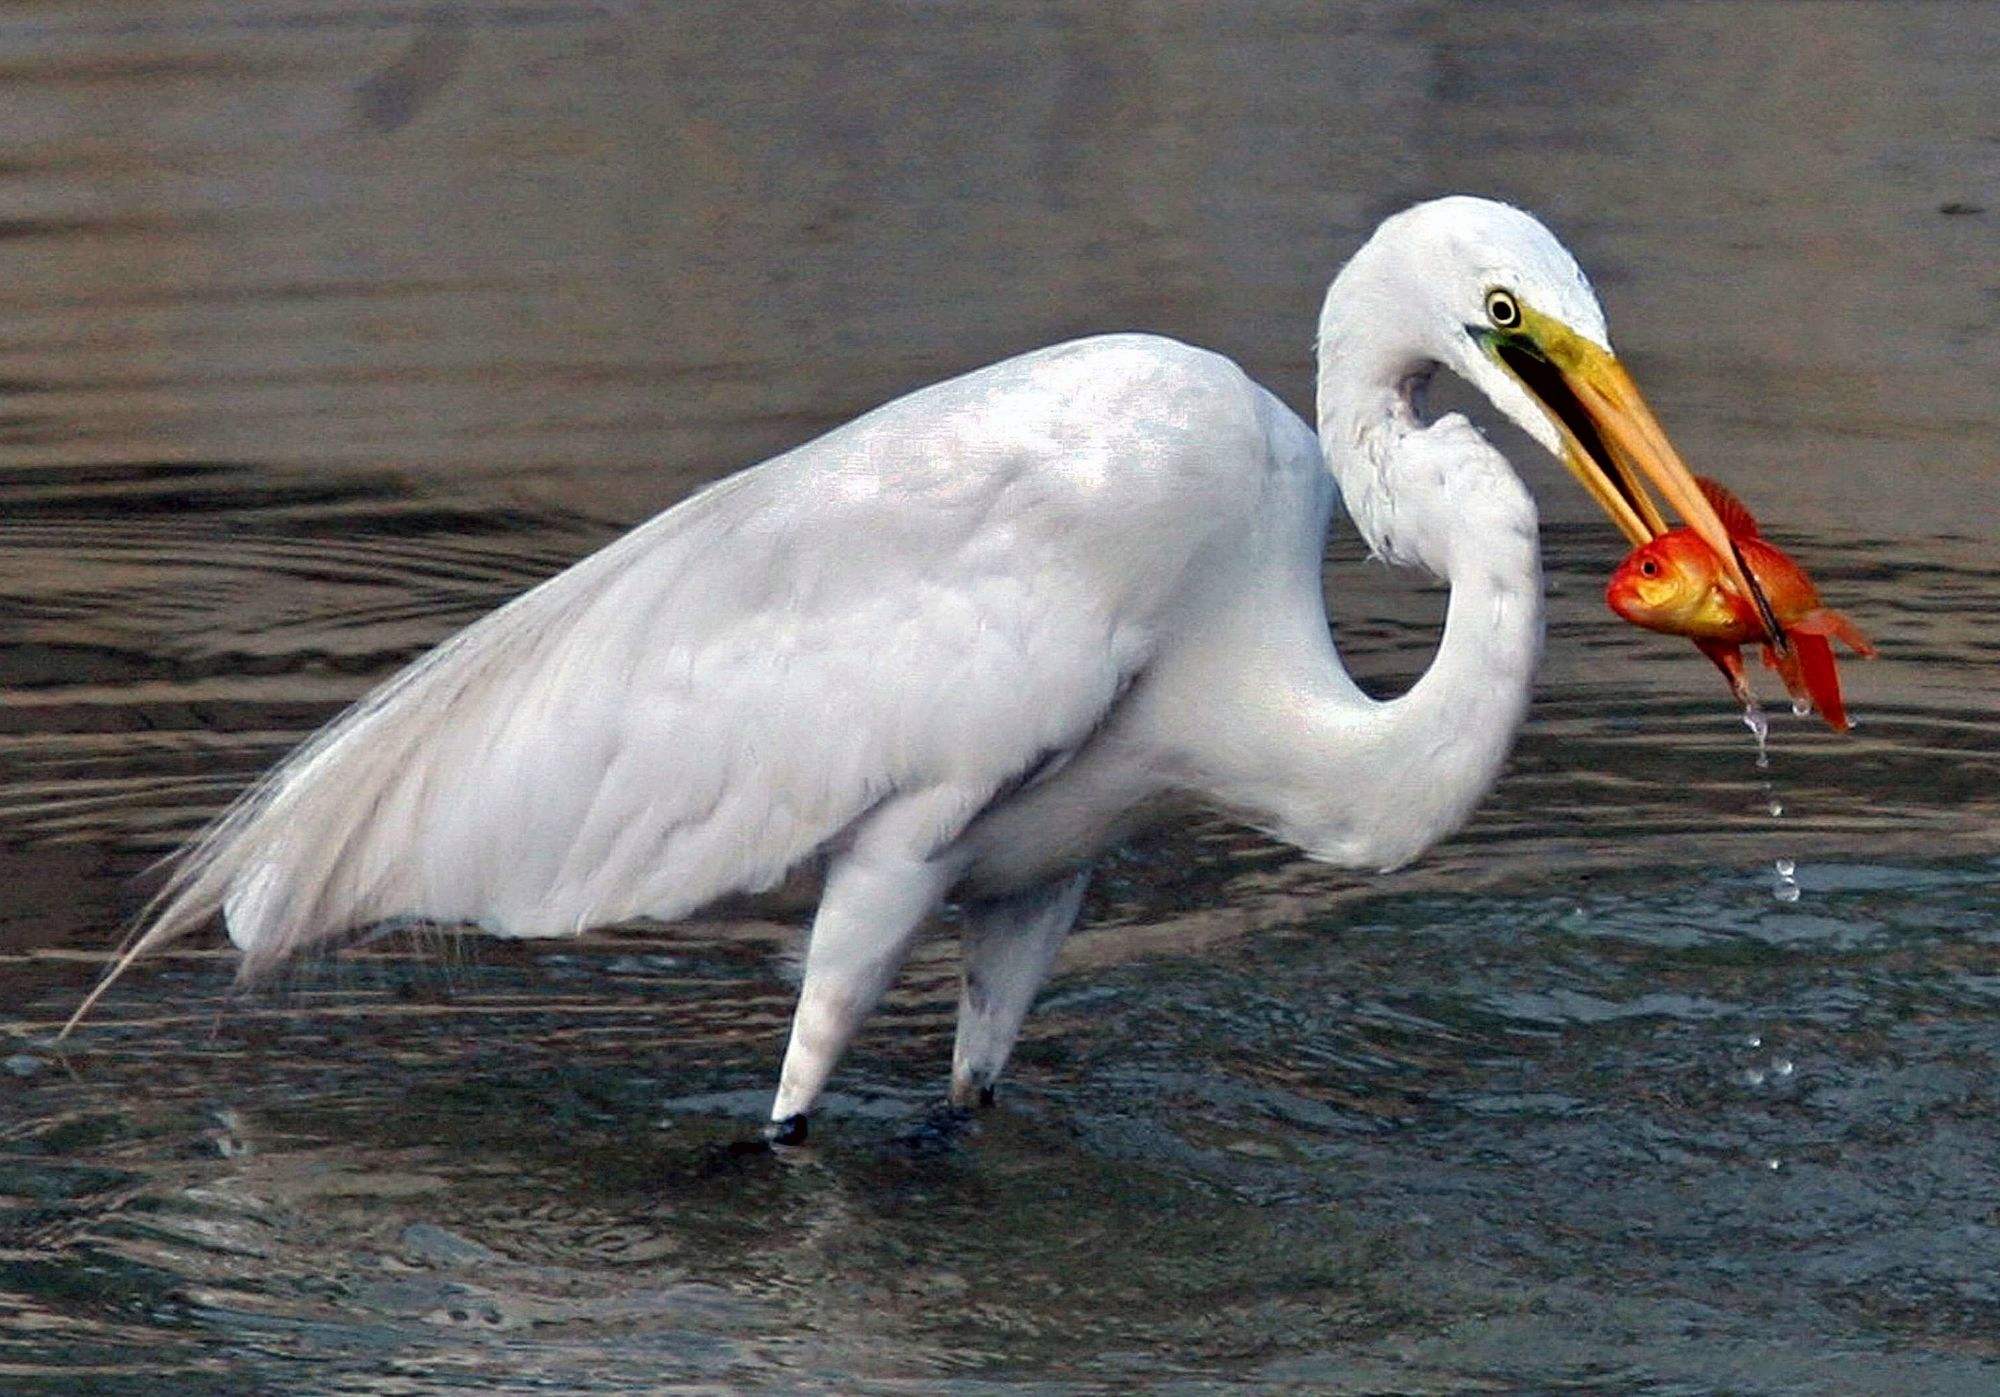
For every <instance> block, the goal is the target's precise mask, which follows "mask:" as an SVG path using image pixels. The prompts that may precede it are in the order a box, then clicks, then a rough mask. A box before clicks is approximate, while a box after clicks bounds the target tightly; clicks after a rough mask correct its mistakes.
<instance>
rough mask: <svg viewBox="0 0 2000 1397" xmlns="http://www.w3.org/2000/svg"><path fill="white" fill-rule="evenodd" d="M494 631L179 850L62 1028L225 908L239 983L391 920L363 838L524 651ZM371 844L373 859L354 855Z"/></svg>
mask: <svg viewBox="0 0 2000 1397" xmlns="http://www.w3.org/2000/svg"><path fill="white" fill-rule="evenodd" d="M530 595H532V594H530ZM486 629H487V628H483V627H474V628H473V629H472V630H469V631H466V632H463V633H461V634H460V635H459V636H458V637H456V638H455V639H453V640H451V641H448V642H446V643H445V644H444V645H442V646H440V647H439V648H438V649H437V650H435V651H433V652H432V653H431V654H430V655H429V656H427V657H426V658H425V659H423V660H422V661H420V662H418V663H417V664H416V665H414V666H412V667H411V668H410V669H408V670H406V671H405V672H404V673H402V674H400V675H398V676H397V677H396V678H394V679H392V680H390V681H389V682H388V683H387V684H385V685H383V686H382V687H381V688H380V689H378V690H376V691H375V692H374V693H373V694H370V695H369V696H368V697H366V698H364V699H362V700H361V701H360V702H359V703H357V704H355V706H354V707H352V708H350V709H349V710H348V711H347V712H346V713H344V714H343V715H341V716H340V717H339V718H337V719H335V720H334V721H333V722H332V723H330V724H329V725H328V726H327V727H325V728H323V729H321V730H320V732H319V733H318V735H316V736H315V737H313V738H312V739H310V740H309V741H308V742H307V743H306V744H305V745H304V746H302V747H301V748H300V749H299V750H298V751H296V752H294V753H293V754H292V755H291V756H290V757H288V758H287V759H286V760H285V761H284V762H282V763H281V764H280V765H279V766H278V767H277V768H276V769H274V770H273V771H271V772H270V773H269V774H267V775H266V776H265V777H264V778H263V779H262V780H260V781H259V782H258V783H257V784H256V785H254V786H252V787H251V788H250V789H249V790H248V791H246V792H244V794H243V795H241V796H240V797H238V798H237V800H236V801H235V803H234V804H232V805H231V806H230V807H229V809H228V810H226V811H224V812H223V814H222V816H221V817H220V818H219V819H217V820H216V822H215V823H214V824H212V825H211V826H209V828H208V829H207V830H206V831H204V832H203V833H202V834H201V835H200V836H199V837H197V838H196V839H195V840H194V841H193V842H192V843H191V844H189V845H188V846H187V848H185V849H184V850H182V851H181V852H180V853H178V854H176V855H174V856H173V858H174V866H173V871H172V872H171V873H170V874H169V876H168V878H167V882H166V885H165V886H164V887H163V888H162V889H161V890H160V891H159V893H157V894H156V895H155V896H154V897H153V899H152V901H151V902H149V903H148V904H147V906H146V908H145V910H144V911H143V912H141V914H140V916H139V918H138V919H137V927H138V931H137V933H136V936H135V937H134V939H133V940H132V941H131V943H130V944H129V945H127V946H126V947H125V949H124V950H123V951H122V952H121V953H120V954H119V956H118V959H117V960H116V961H114V962H113V963H112V966H111V969H110V970H109V971H108V972H107V973H106V974H105V976H104V978H103V979H102V980H100V981H99V982H98V983H97V985H96V986H95V987H94V988H93V989H92V990H91V992H90V993H89V994H88V995H87V996H86V997H85V998H84V1000H83V1002H82V1003H81V1004H80V1005H78V1006H77V1009H76V1012H75V1013H73V1014H71V1015H70V1016H69V1019H68V1021H67V1022H65V1023H64V1024H63V1026H62V1029H61V1031H60V1032H59V1033H58V1034H57V1035H56V1036H57V1037H58V1038H62V1037H65V1036H67V1035H68V1034H69V1032H70V1031H71V1030H72V1029H74V1028H75V1027H76V1026H77V1025H78V1024H79V1023H81V1022H82V1021H83V1019H84V1017H85V1016H86V1015H87V1014H89V1013H90V1011H91V1009H93V1008H94V1007H95V1006H96V1004H97V1002H98V1000H100V999H102V998H103V997H104V995H105V993H106V991H108V990H109V989H110V988H111V987H112V986H113V985H114V984H116V983H117V982H118V980H119V979H120V978H121V977H123V975H124V974H125V972H126V971H127V970H129V969H130V968H131V967H132V964H133V962H135V961H137V960H138V959H139V958H140V957H141V956H144V955H147V954H149V953H150V952H153V951H157V950H159V949H161V948H163V947H165V946H168V945H171V944H172V943H174V942H176V941H178V940H180V939H181V938H183V937H185V936H187V935H189V934H190V933H192V932H195V931H198V930H200V929H201V928H202V927H204V926H206V925H208V924H209V923H210V922H212V921H213V920H214V919H215V918H216V916H217V915H218V914H222V915H223V916H224V917H225V919H226V921H227V923H228V930H229V935H230V939H231V940H232V941H234V942H235V943H236V945H237V946H238V948H239V949H240V950H241V951H242V959H241V960H240V961H239V963H238V965H237V971H236V978H237V981H238V983H239V984H256V983H260V982H263V981H267V980H269V979H270V978H271V977H272V976H274V975H275V974H276V973H277V972H278V971H279V970H280V969H281V968H282V967H283V966H284V965H285V964H286V963H287V962H289V961H290V960H292V959H293V958H294V957H295V956H297V955H299V954H300V953H301V952H303V951H306V950H308V949H310V948H311V947H313V946H314V945H316V944H318V943H321V942H325V941H329V940H332V939H335V938H337V937H338V936H340V935H341V934H343V933H345V932H348V931H350V930H352V929H354V928H356V927H357V926H360V925H362V924H364V923H366V922H368V921H372V920H377V919H379V918H380V916H382V915H386V914H387V913H388V911H390V910H391V908H389V907H388V906H387V905H385V904H384V900H383V897H382V893H383V891H384V890H383V888H382V886H381V883H380V880H379V878H376V877H374V876H372V875H373V874H374V873H376V872H377V871H378V870H371V869H370V868H369V867H368V866H367V865H368V863H369V860H368V859H367V858H366V857H365V855H366V853H367V852H368V851H367V850H364V849H362V848H361V846H362V844H363V843H364V842H366V841H365V840H364V838H363V836H364V834H365V833H366V832H367V831H368V830H369V828H370V827H371V826H373V825H378V824H379V823H380V821H381V817H382V816H383V814H384V807H385V805H388V804H391V803H394V804H398V805H403V806H407V805H408V802H409V800H410V798H411V796H412V793H411V792H410V791H408V790H407V789H405V787H406V785H407V782H406V781H405V780H404V779H403V778H404V777H405V776H406V774H407V773H409V772H411V771H416V770H420V769H421V763H419V762H417V761H415V760H414V758H415V756H416V754H417V753H418V752H419V750H420V749H421V747H422V745H423V744H424V742H425V741H427V740H428V739H429V738H430V737H431V736H432V735H433V734H434V733H435V732H436V730H437V729H438V728H439V727H440V726H441V725H443V724H444V723H446V722H448V721H449V718H450V715H451V711H452V708H453V705H454V701H455V700H456V699H457V698H458V697H459V696H460V695H461V694H462V693H463V692H464V691H465V690H466V688H467V687H468V685H469V684H470V683H472V682H476V680H477V678H478V676H479V675H480V674H481V673H482V672H483V671H484V670H486V669H489V668H491V667H492V665H493V662H495V661H501V662H504V660H505V658H506V656H507V654H508V653H509V652H510V651H512V650H513V649H514V648H515V647H514V646H512V645H510V644H509V643H508V641H509V640H510V639H511V638H510V637H506V636H504V635H498V636H495V635H489V634H485V633H483V632H484V631H486ZM495 642H497V643H495ZM480 651H484V652H485V653H477V652H480ZM357 851H358V852H360V853H362V854H363V855H364V857H361V858H355V857H351V855H352V854H354V853H356V852H357Z"/></svg>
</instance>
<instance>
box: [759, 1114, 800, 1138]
mask: <svg viewBox="0 0 2000 1397" xmlns="http://www.w3.org/2000/svg"><path fill="white" fill-rule="evenodd" d="M764 1140H765V1142H766V1143H767V1144H772V1145H803V1144H804V1143H805V1142H806V1118H805V1116H804V1115H796V1116H786V1117H785V1118H784V1119H783V1120H781V1121H772V1122H771V1123H770V1124H769V1125H767V1126H765V1127H764Z"/></svg>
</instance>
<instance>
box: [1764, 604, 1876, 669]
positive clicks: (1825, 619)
mask: <svg viewBox="0 0 2000 1397" xmlns="http://www.w3.org/2000/svg"><path fill="white" fill-rule="evenodd" d="M1785 628H1786V629H1787V630H1792V631H1797V632H1798V633H1799V634H1800V635H1817V636H1825V637H1829V638H1831V639H1834V640H1838V641H1839V642H1840V643H1841V644H1842V645H1845V646H1846V647H1847V648H1848V649H1850V650H1852V651H1853V652H1854V653H1855V654H1857V655H1859V656H1861V658H1862V659H1864V660H1872V659H1874V658H1875V654H1876V651H1875V647H1874V646H1873V645H1870V644H1869V643H1868V637H1867V636H1865V635H1863V634H1862V633H1861V627H1859V626H1857V625H1855V624H1854V622H1852V621H1850V620H1849V619H1848V618H1847V617H1845V616H1843V615H1841V614H1840V613H1839V612H1838V611H1835V610H1833V609H1832V608H1830V607H1824V606H1822V607H1817V608H1815V609H1814V610H1812V611H1808V612H1807V613H1806V614H1805V615H1803V616H1801V617H1799V618H1798V620H1796V621H1790V622H1787V623H1786V626H1785Z"/></svg>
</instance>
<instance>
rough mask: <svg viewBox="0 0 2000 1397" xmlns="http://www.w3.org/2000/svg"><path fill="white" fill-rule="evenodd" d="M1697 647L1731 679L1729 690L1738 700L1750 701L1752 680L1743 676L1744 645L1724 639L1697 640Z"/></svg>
mask: <svg viewBox="0 0 2000 1397" xmlns="http://www.w3.org/2000/svg"><path fill="white" fill-rule="evenodd" d="M1695 647H1696V648H1697V649H1699V650H1700V651H1701V653H1702V654H1704V655H1706V656H1708V658H1709V659H1710V660H1712V661H1713V662H1714V664H1715V667H1716V668H1717V669H1719V670H1721V671H1722V677H1723V678H1724V679H1727V680H1728V681H1729V692H1730V693H1732V694H1734V695H1736V701H1737V702H1738V703H1742V704H1747V703H1749V702H1750V681H1749V680H1747V679H1745V678H1744V677H1743V647H1742V646H1740V645H1731V644H1729V643H1728V642H1727V641H1723V640H1697V641H1696V642H1695Z"/></svg>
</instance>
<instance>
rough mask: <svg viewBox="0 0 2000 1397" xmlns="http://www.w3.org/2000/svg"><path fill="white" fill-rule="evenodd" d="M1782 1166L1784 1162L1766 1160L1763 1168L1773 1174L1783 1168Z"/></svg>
mask: <svg viewBox="0 0 2000 1397" xmlns="http://www.w3.org/2000/svg"><path fill="white" fill-rule="evenodd" d="M1783 1164H1784V1161H1783V1160H1779V1159H1767V1160H1765V1161H1764V1167H1765V1168H1766V1169H1769V1170H1770V1171H1771V1172H1772V1173H1774V1174H1775V1173H1777V1172H1778V1170H1779V1169H1780V1168H1782V1167H1783Z"/></svg>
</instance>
